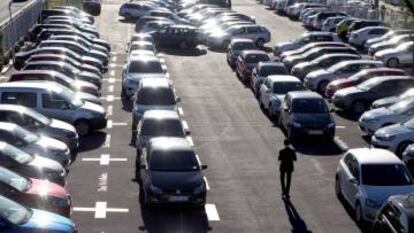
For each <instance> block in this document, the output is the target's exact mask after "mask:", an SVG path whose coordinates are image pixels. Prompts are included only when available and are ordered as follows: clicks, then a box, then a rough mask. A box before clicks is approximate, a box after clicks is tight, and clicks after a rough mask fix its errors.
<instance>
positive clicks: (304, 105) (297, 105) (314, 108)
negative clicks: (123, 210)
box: [292, 99, 328, 113]
mask: <svg viewBox="0 0 414 233" xmlns="http://www.w3.org/2000/svg"><path fill="white" fill-rule="evenodd" d="M292 112H294V113H327V112H328V107H327V106H326V103H325V101H324V100H322V99H296V100H294V101H293V102H292Z"/></svg>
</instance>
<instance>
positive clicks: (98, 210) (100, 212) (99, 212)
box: [73, 201, 129, 219]
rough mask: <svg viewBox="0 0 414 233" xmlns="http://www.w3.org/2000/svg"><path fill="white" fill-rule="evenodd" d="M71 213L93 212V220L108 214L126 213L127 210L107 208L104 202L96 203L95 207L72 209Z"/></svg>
mask: <svg viewBox="0 0 414 233" xmlns="http://www.w3.org/2000/svg"><path fill="white" fill-rule="evenodd" d="M73 211H76V212H95V218H101V219H102V218H106V214H107V213H108V212H112V213H128V212H129V209H125V208H108V207H107V203H106V202H104V201H98V202H96V204H95V207H74V208H73Z"/></svg>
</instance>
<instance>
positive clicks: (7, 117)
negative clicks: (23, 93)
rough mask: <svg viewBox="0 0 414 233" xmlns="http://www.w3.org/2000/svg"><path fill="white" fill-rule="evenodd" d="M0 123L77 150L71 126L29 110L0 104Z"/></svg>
mask: <svg viewBox="0 0 414 233" xmlns="http://www.w3.org/2000/svg"><path fill="white" fill-rule="evenodd" d="M0 121H3V122H10V123H14V124H16V125H19V126H20V127H23V128H24V129H26V130H29V131H31V132H33V133H36V134H38V135H46V136H48V137H51V138H55V139H57V140H59V141H62V142H64V143H66V145H67V146H68V147H69V149H71V150H76V149H77V148H78V144H79V142H78V134H77V133H76V129H75V128H74V127H73V126H72V125H70V124H68V123H66V122H63V121H60V120H56V119H51V118H48V117H46V116H44V115H43V114H40V113H38V112H36V111H35V110H32V109H31V108H28V107H24V106H19V105H12V104H0Z"/></svg>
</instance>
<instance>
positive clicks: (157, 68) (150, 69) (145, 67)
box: [128, 61, 163, 73]
mask: <svg viewBox="0 0 414 233" xmlns="http://www.w3.org/2000/svg"><path fill="white" fill-rule="evenodd" d="M128 72H130V73H162V72H163V70H162V66H161V63H160V62H158V61H148V62H143V61H134V62H131V64H130V65H129V68H128Z"/></svg>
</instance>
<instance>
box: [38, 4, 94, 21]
mask: <svg viewBox="0 0 414 233" xmlns="http://www.w3.org/2000/svg"><path fill="white" fill-rule="evenodd" d="M51 16H70V17H73V18H78V19H79V20H81V21H83V22H86V23H89V24H93V23H94V22H95V19H94V18H93V16H91V15H89V14H86V13H85V12H80V11H76V10H74V9H63V8H61V9H58V8H55V9H48V10H42V12H41V13H40V22H43V20H45V19H46V18H48V17H51Z"/></svg>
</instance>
